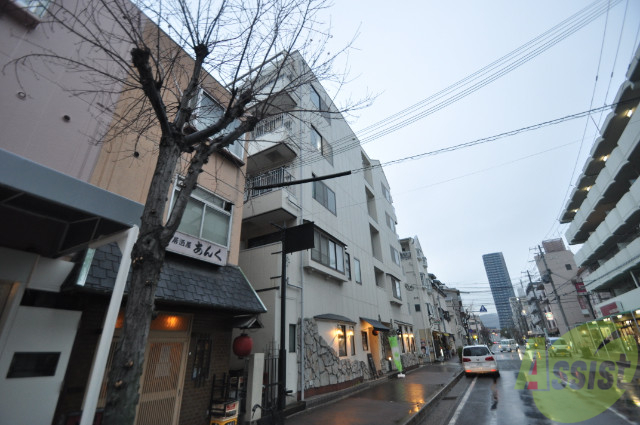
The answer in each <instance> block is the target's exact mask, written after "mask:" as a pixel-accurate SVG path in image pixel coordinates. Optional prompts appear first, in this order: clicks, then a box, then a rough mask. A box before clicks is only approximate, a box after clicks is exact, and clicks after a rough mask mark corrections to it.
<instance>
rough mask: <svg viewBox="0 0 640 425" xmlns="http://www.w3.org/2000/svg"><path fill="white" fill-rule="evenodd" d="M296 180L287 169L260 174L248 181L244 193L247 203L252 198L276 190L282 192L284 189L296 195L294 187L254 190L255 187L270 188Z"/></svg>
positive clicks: (282, 168)
mask: <svg viewBox="0 0 640 425" xmlns="http://www.w3.org/2000/svg"><path fill="white" fill-rule="evenodd" d="M294 180H295V179H294V178H293V176H292V175H291V173H290V172H289V171H288V170H287V167H280V168H276V169H273V170H269V171H267V172H266V173H263V174H260V175H258V176H255V177H251V178H248V179H247V183H246V189H245V192H244V200H245V202H246V201H248V200H249V199H251V198H255V197H258V196H260V195H263V194H265V193H269V192H273V191H275V190H280V189H282V188H284V189H286V190H288V191H289V192H291V193H292V194H294V195H295V191H294V189H293V186H284V187H282V188H280V187H274V188H266V189H253V188H254V187H261V186H268V185H273V184H279V183H288V182H292V181H294Z"/></svg>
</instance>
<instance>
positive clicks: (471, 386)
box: [448, 376, 478, 425]
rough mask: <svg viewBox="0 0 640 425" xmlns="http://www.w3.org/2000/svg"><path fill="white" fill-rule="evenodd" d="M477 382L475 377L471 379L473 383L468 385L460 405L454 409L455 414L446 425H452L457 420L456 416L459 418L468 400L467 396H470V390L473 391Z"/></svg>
mask: <svg viewBox="0 0 640 425" xmlns="http://www.w3.org/2000/svg"><path fill="white" fill-rule="evenodd" d="M477 380H478V377H477V376H476V377H475V378H473V382H471V385H469V388H467V392H466V393H465V394H464V397H462V400H461V401H460V404H459V405H458V408H457V409H456V411H455V413H454V414H453V416H452V417H451V420H450V421H449V424H448V425H454V424H455V423H456V421H457V420H458V416H460V412H462V408H463V407H464V405H465V404H466V403H467V399H469V396H470V395H471V389H473V387H474V386H475V385H476V381H477Z"/></svg>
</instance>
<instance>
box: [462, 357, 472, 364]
mask: <svg viewBox="0 0 640 425" xmlns="http://www.w3.org/2000/svg"><path fill="white" fill-rule="evenodd" d="M470 361H471V359H470V358H469V357H463V358H462V363H464V362H470Z"/></svg>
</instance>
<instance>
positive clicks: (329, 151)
mask: <svg viewBox="0 0 640 425" xmlns="http://www.w3.org/2000/svg"><path fill="white" fill-rule="evenodd" d="M311 146H313V147H314V148H316V149H317V150H318V151H319V152H320V153H321V154H322V156H324V158H325V159H326V160H327V161H329V163H330V164H331V165H333V147H332V146H331V144H329V142H327V140H326V139H325V138H324V137H322V136H321V135H320V133H318V130H316V129H315V128H314V127H313V126H311Z"/></svg>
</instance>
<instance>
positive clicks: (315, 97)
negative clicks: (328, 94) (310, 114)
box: [310, 86, 330, 121]
mask: <svg viewBox="0 0 640 425" xmlns="http://www.w3.org/2000/svg"><path fill="white" fill-rule="evenodd" d="M310 95H311V103H313V106H315V108H316V109H317V110H318V111H319V112H320V113H321V114H322V116H323V117H324V118H325V119H326V120H327V121H328V120H329V119H330V115H329V107H328V106H327V104H326V103H325V101H324V100H322V97H321V96H320V94H319V93H318V91H317V90H316V89H315V87H313V86H311V93H310Z"/></svg>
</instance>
